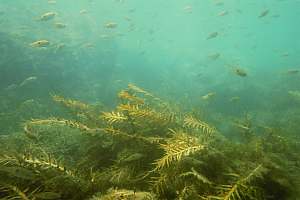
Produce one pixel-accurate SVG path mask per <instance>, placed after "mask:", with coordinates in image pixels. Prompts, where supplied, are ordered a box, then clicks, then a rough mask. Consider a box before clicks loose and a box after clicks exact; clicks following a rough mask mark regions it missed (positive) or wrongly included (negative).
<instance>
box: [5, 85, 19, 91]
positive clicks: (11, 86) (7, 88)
mask: <svg viewBox="0 0 300 200" xmlns="http://www.w3.org/2000/svg"><path fill="white" fill-rule="evenodd" d="M17 87H18V85H17V84H11V85H9V86H7V87H6V88H5V90H14V89H16V88H17Z"/></svg>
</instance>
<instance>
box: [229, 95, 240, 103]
mask: <svg viewBox="0 0 300 200" xmlns="http://www.w3.org/2000/svg"><path fill="white" fill-rule="evenodd" d="M240 99H241V98H240V97H238V96H235V97H231V98H230V99H229V101H230V102H237V101H239V100H240Z"/></svg>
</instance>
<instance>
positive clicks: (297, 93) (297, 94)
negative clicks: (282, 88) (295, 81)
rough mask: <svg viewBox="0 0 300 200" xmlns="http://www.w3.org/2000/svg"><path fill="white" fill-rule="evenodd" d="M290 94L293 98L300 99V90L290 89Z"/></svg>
mask: <svg viewBox="0 0 300 200" xmlns="http://www.w3.org/2000/svg"><path fill="white" fill-rule="evenodd" d="M288 94H289V95H290V96H292V97H293V98H295V99H297V100H300V91H299V90H290V91H288Z"/></svg>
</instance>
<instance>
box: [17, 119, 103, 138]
mask: <svg viewBox="0 0 300 200" xmlns="http://www.w3.org/2000/svg"><path fill="white" fill-rule="evenodd" d="M35 125H37V126H39V125H48V126H52V125H62V126H69V127H71V128H76V129H79V130H80V131H84V132H89V133H95V132H96V131H97V129H92V128H89V127H87V126H86V125H84V124H82V123H80V122H76V121H72V120H66V119H57V118H49V119H32V120H30V121H28V122H26V123H25V124H24V127H23V129H24V132H25V134H26V136H27V137H29V138H30V139H36V136H35V135H34V134H33V131H32V129H33V126H35Z"/></svg>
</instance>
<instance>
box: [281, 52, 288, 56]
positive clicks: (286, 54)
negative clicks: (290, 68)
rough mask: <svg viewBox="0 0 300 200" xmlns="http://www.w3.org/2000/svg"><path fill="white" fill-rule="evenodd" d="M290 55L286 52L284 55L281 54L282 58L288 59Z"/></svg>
mask: <svg viewBox="0 0 300 200" xmlns="http://www.w3.org/2000/svg"><path fill="white" fill-rule="evenodd" d="M289 55H290V54H289V53H288V52H285V53H283V54H281V57H288V56H289Z"/></svg>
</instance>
